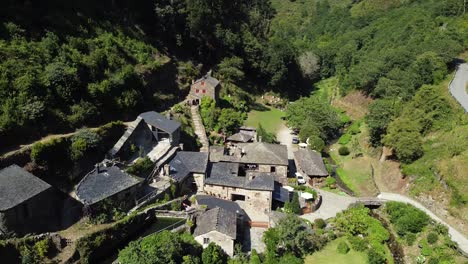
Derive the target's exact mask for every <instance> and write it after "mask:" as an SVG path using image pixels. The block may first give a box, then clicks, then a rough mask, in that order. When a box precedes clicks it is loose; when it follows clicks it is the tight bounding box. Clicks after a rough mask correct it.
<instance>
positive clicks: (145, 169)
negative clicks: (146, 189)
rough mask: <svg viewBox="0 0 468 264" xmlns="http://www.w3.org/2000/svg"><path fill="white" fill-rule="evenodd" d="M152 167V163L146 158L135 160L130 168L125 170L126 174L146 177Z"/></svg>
mask: <svg viewBox="0 0 468 264" xmlns="http://www.w3.org/2000/svg"><path fill="white" fill-rule="evenodd" d="M153 167H154V162H152V161H151V160H150V159H149V158H148V157H145V158H143V159H139V160H137V161H136V162H135V163H134V164H133V165H132V166H130V167H128V168H127V172H128V173H130V174H133V175H136V176H139V177H146V176H148V174H150V173H151V171H152V170H153Z"/></svg>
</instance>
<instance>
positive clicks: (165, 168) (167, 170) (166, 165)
mask: <svg viewBox="0 0 468 264" xmlns="http://www.w3.org/2000/svg"><path fill="white" fill-rule="evenodd" d="M163 170H164V176H169V174H170V170H171V168H170V166H169V164H165V165H164V167H163Z"/></svg>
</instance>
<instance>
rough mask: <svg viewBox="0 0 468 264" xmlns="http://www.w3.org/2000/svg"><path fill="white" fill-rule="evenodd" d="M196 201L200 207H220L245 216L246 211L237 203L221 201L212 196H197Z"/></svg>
mask: <svg viewBox="0 0 468 264" xmlns="http://www.w3.org/2000/svg"><path fill="white" fill-rule="evenodd" d="M195 199H196V200H197V203H198V204H199V205H206V207H207V208H208V209H213V208H216V207H220V208H223V209H224V210H227V211H230V212H233V213H239V214H245V212H244V210H243V209H242V208H241V207H240V206H239V204H238V203H236V202H232V201H228V200H223V199H219V198H216V197H213V196H210V195H197V196H195Z"/></svg>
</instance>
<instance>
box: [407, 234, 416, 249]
mask: <svg viewBox="0 0 468 264" xmlns="http://www.w3.org/2000/svg"><path fill="white" fill-rule="evenodd" d="M405 239H406V244H408V246H412V245H413V244H414V241H416V234H413V233H408V234H406V235H405Z"/></svg>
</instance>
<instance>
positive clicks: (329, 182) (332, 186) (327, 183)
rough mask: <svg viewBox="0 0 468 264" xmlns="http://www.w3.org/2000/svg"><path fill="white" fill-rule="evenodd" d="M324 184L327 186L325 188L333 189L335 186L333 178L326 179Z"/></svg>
mask: <svg viewBox="0 0 468 264" xmlns="http://www.w3.org/2000/svg"><path fill="white" fill-rule="evenodd" d="M325 184H326V185H327V187H330V188H334V186H335V184H336V180H335V178H333V177H331V176H328V177H327V179H326V180H325Z"/></svg>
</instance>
